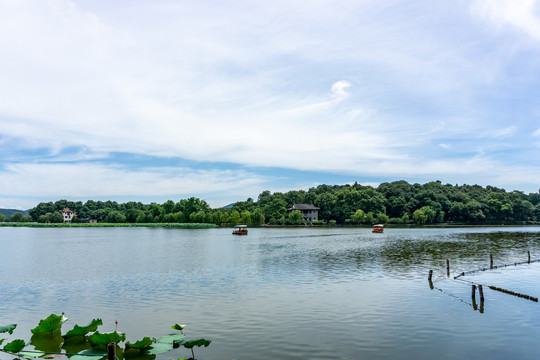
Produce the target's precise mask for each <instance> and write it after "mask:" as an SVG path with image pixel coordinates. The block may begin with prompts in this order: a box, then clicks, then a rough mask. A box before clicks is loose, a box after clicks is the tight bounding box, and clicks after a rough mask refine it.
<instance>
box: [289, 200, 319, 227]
mask: <svg viewBox="0 0 540 360" xmlns="http://www.w3.org/2000/svg"><path fill="white" fill-rule="evenodd" d="M293 210H298V211H300V212H301V213H302V217H303V218H304V220H306V221H307V222H308V223H312V222H314V221H319V210H320V208H318V207H316V206H313V204H294V205H293V206H292V207H290V208H288V209H287V213H290V212H291V211H293Z"/></svg>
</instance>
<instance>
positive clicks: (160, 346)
mask: <svg viewBox="0 0 540 360" xmlns="http://www.w3.org/2000/svg"><path fill="white" fill-rule="evenodd" d="M172 349H173V344H164V343H160V342H157V343H155V344H153V345H152V346H151V347H150V348H148V349H147V350H146V352H145V353H146V355H159V354H165V353H166V352H167V351H171V350H172Z"/></svg>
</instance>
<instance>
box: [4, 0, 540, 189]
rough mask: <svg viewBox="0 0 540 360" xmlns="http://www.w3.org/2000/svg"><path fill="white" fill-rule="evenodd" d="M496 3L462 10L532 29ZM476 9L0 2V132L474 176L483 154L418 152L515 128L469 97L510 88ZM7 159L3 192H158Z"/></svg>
mask: <svg viewBox="0 0 540 360" xmlns="http://www.w3.org/2000/svg"><path fill="white" fill-rule="evenodd" d="M411 4H414V5H415V6H410V5H411ZM460 4H461V5H460ZM509 4H510V2H509V1H501V2H495V1H476V2H475V3H474V6H473V8H472V9H473V13H474V14H475V15H477V16H482V17H483V18H485V19H489V21H492V22H496V23H501V24H513V25H514V26H518V27H520V29H522V30H523V31H525V32H527V33H530V34H531V36H536V35H537V24H538V20H537V16H536V14H535V11H536V9H535V7H534V4H533V2H531V1H524V2H519V4H517V3H516V2H513V3H512V6H510V5H509ZM474 21H476V18H474V19H472V20H471V18H470V13H469V7H468V5H467V6H463V4H462V3H460V2H453V1H446V2H444V1H443V2H437V3H434V2H432V1H413V2H407V1H397V0H396V1H394V0H390V1H388V2H377V1H371V0H368V1H339V2H338V4H336V3H335V2H328V1H320V2H316V3H314V4H311V5H310V6H308V7H306V5H305V2H302V1H295V0H293V1H278V2H277V3H276V2H271V3H261V2H252V3H239V2H235V1H232V2H228V3H227V4H225V3H223V4H221V3H213V6H211V7H209V6H207V4H203V3H197V2H174V1H163V0H160V1H155V2H154V1H153V2H145V1H131V2H127V3H126V2H122V3H116V2H92V1H69V0H54V1H53V0H44V1H30V0H21V1H8V2H1V3H0V59H2V66H1V67H0V78H1V79H2V81H0V134H1V135H0V136H1V137H0V146H4V145H2V144H3V143H2V142H1V141H2V140H3V139H14V140H13V142H16V143H17V144H18V146H19V147H20V149H21V150H23V151H21V153H24V150H29V149H31V150H34V151H36V149H44V150H43V151H44V152H47V154H48V158H47V161H51V162H55V161H65V162H66V161H67V162H70V163H73V162H76V161H78V160H88V159H92V158H94V159H95V158H103V159H105V158H106V156H107V154H108V153H110V152H124V153H139V154H149V155H154V156H165V157H170V158H179V157H180V158H185V159H190V160H200V161H221V162H233V163H236V164H244V165H249V166H272V167H279V168H288V169H297V170H310V171H321V172H334V173H345V174H355V175H358V176H363V175H366V176H367V175H369V176H372V177H376V176H381V175H385V176H398V177H400V178H402V177H405V175H406V174H410V175H411V176H413V175H426V176H429V175H432V174H433V175H434V176H436V177H437V178H439V177H441V176H438V175H437V174H453V173H455V174H461V175H463V176H464V175H467V174H469V175H471V174H472V175H471V176H480V175H481V173H480V172H479V171H478V170H477V169H478V168H482V169H484V170H485V171H492V170H494V169H495V170H496V167H494V166H493V167H492V166H487V165H486V164H485V161H486V159H489V157H488V156H486V157H484V158H482V159H481V160H478V159H473V160H470V159H467V158H462V159H437V158H435V157H434V155H433V154H434V153H437V152H438V151H436V150H439V149H440V148H441V147H442V148H444V149H449V148H452V149H453V150H460V151H462V152H464V153H466V152H469V153H471V152H473V151H476V149H477V148H482V149H486V148H489V146H488V145H489V144H487V143H489V142H490V141H493V139H495V138H498V139H499V140H500V138H503V137H504V138H507V139H509V141H510V140H512V137H513V136H514V135H515V134H516V133H517V132H518V131H520V130H521V129H522V128H524V126H523V124H522V123H518V122H516V123H515V124H514V125H512V126H510V127H508V125H507V122H506V121H505V119H507V118H508V116H504V114H500V113H499V111H498V110H497V108H496V107H494V109H491V104H489V103H488V100H484V96H485V94H486V93H490V92H495V93H497V94H496V95H497V96H495V98H496V99H500V98H504V97H505V96H506V92H510V90H507V89H506V88H505V87H504V84H503V85H501V84H500V83H498V81H502V80H504V75H505V73H504V71H505V65H506V64H505V63H504V61H508V59H506V58H504V59H502V57H501V56H498V55H500V54H506V52H507V48H505V47H504V46H500V45H498V44H497V42H496V41H495V40H493V37H492V35H491V34H488V35H486V33H488V32H489V31H486V33H483V32H482V31H480V30H479V29H478V28H477V27H476V23H475V22H474ZM441 24H442V25H441ZM456 24H459V26H458V25H456ZM491 43H494V45H491ZM490 46H492V47H490ZM537 70H538V69H537V68H536V67H533V68H531V70H530V73H529V74H536V73H537ZM525 75H527V74H525ZM524 77H526V78H533V77H534V76H533V77H530V76H529V77H527V76H524ZM345 79H346V80H345ZM486 87H487V88H486ZM487 90H488V91H487ZM497 91H500V92H497ZM528 92H530V93H532V94H534V93H535V92H534V91H528ZM507 111H508V113H509V114H512V113H513V109H512V108H511V107H510V108H509V109H508V110H507ZM493 114H496V115H497V117H494V116H492V115H493ZM523 118H526V116H524V117H523ZM494 119H495V120H494ZM496 119H503V120H496ZM494 129H495V130H494ZM539 131H540V130H539ZM538 134H539V132H537V133H536V135H538ZM456 142H459V146H457V145H455V143H456ZM6 144H7V143H6ZM7 145H9V144H7ZM66 147H73V148H75V149H84V150H83V151H80V152H77V151H75V152H72V153H71V154H72V155H65V154H66V151H64V150H65V149H66ZM0 150H1V149H0ZM446 153H450V152H446ZM55 154H57V156H61V158H60V157H58V158H56V157H55V156H56V155H55ZM21 157H23V155H21ZM17 160H18V161H19V160H20V163H19V165H16V164H14V163H10V159H3V161H2V163H0V165H3V166H4V167H5V168H7V169H8V170H9V172H8V173H7V174H5V176H6V177H5V178H4V175H3V176H2V180H0V182H2V185H3V186H4V189H5V190H4V191H5V192H6V193H8V192H9V193H17V194H26V193H28V194H29V195H30V196H37V195H38V194H42V193H46V194H51V196H53V195H52V194H53V193H58V192H60V194H61V193H62V191H64V190H63V189H66V187H64V186H58V185H55V182H54V181H53V180H51V179H49V178H48V176H51V178H52V175H51V174H55V172H58V173H59V174H64V175H65V177H66V179H70V178H71V179H74V182H76V183H82V182H83V180H84V182H85V183H86V184H87V186H86V188H76V189H74V190H73V191H72V192H71V193H72V194H74V195H75V194H82V193H88V194H89V195H91V194H95V195H97V194H98V193H101V194H104V193H109V194H113V193H115V191H124V192H129V193H132V194H137V193H140V192H145V193H147V194H150V195H151V194H158V193H161V190H160V191H158V190H156V189H154V188H153V187H151V186H145V184H147V183H148V182H149V181H150V180H149V179H150V178H152V176H151V173H149V172H148V169H142V170H141V171H134V170H126V169H125V168H123V167H120V166H119V167H116V168H114V167H112V168H110V167H108V166H105V165H99V166H98V165H92V166H91V167H90V169H92V170H93V173H88V172H87V171H85V170H84V166H82V165H77V164H76V163H75V164H74V165H69V166H68V165H67V164H64V165H53V164H49V165H39V163H36V162H39V161H43V160H41V159H34V158H29V159H22V160H21V159H19V157H18V158H17ZM24 161H27V162H29V164H24ZM468 162H472V163H473V164H472V165H471V164H469V163H468ZM418 164H422V166H418ZM498 165H499V166H500V167H501V168H504V164H503V163H500V164H498ZM46 166H50V167H46ZM52 166H59V167H58V168H53V167H52ZM43 169H47V170H46V171H45V170H43ZM79 172H80V173H81V174H87V175H88V176H87V177H84V178H83V177H81V175H78V173H79ZM156 172H157V175H156V176H157V179H158V184H159V187H160V188H161V189H167V190H166V191H171V190H172V189H173V188H174V187H175V185H174V184H179V183H185V184H186V189H190V190H192V191H199V187H197V186H196V185H197V184H198V183H201V184H203V185H204V186H209V187H212V188H213V186H212V185H211V184H212V183H213V182H215V183H216V184H217V185H216V186H215V188H216V189H217V190H222V191H232V190H231V189H233V188H228V187H227V186H233V184H234V183H236V182H238V183H239V184H243V182H242V181H243V180H242V179H241V178H240V177H237V176H236V175H231V174H227V173H223V172H221V171H215V172H212V171H210V172H209V173H203V172H198V171H196V170H186V169H182V170H178V169H177V170H174V169H173V170H170V172H168V171H165V170H163V169H161V170H156ZM17 174H19V175H17ZM23 174H34V175H33V176H29V177H27V178H26V179H25V178H22V175H23ZM123 174H124V175H123ZM125 174H128V175H125ZM110 175H113V177H114V176H117V177H120V178H123V179H126V178H129V180H128V182H127V184H126V185H125V186H120V184H119V183H118V181H116V180H114V179H112V178H111V176H110ZM19 176H21V177H19ZM168 177H170V178H171V179H172V180H171V181H167V178H168ZM32 178H33V179H40V180H41V178H43V179H44V180H43V181H44V182H46V184H47V186H46V187H45V186H35V180H34V182H32V181H31V180H30V179H32ZM206 178H207V179H208V180H204V179H206ZM247 178H249V179H257V177H256V176H255V175H254V174H251V173H249V174H248V175H247ZM193 179H195V183H194V182H193V181H194V180H193ZM220 179H229V180H230V181H229V180H226V181H225V180H223V181H221V182H220ZM259 181H263V180H261V179H259ZM18 183H21V184H24V185H26V186H25V187H20V186H18V185H17V184H18ZM108 183H110V184H111V188H110V190H109V188H108V187H106V188H103V186H101V185H103V184H108ZM225 184H229V185H227V186H226V185H225ZM32 185H33V186H32ZM64 185H66V184H64ZM176 186H177V185H176ZM204 186H202V187H204ZM246 186H247V185H246ZM233 187H234V186H233ZM291 187H294V185H293V186H291ZM31 188H32V189H33V190H30V189H31ZM68 188H69V187H68ZM36 189H39V190H36ZM49 189H50V190H49ZM233 190H234V189H233ZM164 191H165V190H164ZM235 191H236V190H235Z"/></svg>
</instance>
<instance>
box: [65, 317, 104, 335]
mask: <svg viewBox="0 0 540 360" xmlns="http://www.w3.org/2000/svg"><path fill="white" fill-rule="evenodd" d="M100 325H103V321H102V320H101V319H93V320H92V321H90V323H89V324H87V325H85V326H79V325H75V326H74V327H73V329H71V330H69V331H68V332H67V333H66V335H64V337H66V338H68V337H72V336H86V335H87V334H88V333H91V332H94V331H96V330H97V328H98V326H100Z"/></svg>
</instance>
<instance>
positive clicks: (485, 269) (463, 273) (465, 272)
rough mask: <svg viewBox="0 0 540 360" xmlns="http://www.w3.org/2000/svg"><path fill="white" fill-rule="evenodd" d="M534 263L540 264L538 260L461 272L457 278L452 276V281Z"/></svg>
mask: <svg viewBox="0 0 540 360" xmlns="http://www.w3.org/2000/svg"><path fill="white" fill-rule="evenodd" d="M536 262H540V259H539V260H531V261H523V262H516V263H513V264H506V265H499V266H496V265H494V266H492V267H488V268H481V269H477V270H471V271H464V272H461V273H460V274H458V275H457V276H454V279H458V278H460V277H462V276H465V275H471V274H476V273H479V272H482V271H488V270H496V269H502V268H505V267H508V266H518V265H525V264H532V263H536Z"/></svg>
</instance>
